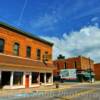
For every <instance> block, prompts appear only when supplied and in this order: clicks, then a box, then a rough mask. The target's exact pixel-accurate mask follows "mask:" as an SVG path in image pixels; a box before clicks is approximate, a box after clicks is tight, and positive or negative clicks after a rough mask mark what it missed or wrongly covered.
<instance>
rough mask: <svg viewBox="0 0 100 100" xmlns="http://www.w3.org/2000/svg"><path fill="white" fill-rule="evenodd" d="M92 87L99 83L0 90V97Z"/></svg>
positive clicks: (99, 82)
mask: <svg viewBox="0 0 100 100" xmlns="http://www.w3.org/2000/svg"><path fill="white" fill-rule="evenodd" d="M89 84H90V85H93V84H100V81H98V82H95V83H92V84H91V83H60V84H59V88H56V86H55V84H54V85H52V86H50V85H48V86H40V87H34V88H28V89H14V90H5V89H4V90H3V89H1V90H0V97H3V96H13V95H16V94H29V93H33V92H41V91H45V92H47V91H60V90H63V89H68V88H72V87H74V86H78V85H89Z"/></svg>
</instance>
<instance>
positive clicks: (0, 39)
mask: <svg viewBox="0 0 100 100" xmlns="http://www.w3.org/2000/svg"><path fill="white" fill-rule="evenodd" d="M0 41H2V43H3V45H2V47H3V48H2V50H0V53H4V47H5V40H4V39H2V38H0Z"/></svg>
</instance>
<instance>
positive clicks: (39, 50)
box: [36, 48, 41, 60]
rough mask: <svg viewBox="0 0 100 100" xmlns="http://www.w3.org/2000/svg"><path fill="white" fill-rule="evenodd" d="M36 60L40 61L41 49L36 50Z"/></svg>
mask: <svg viewBox="0 0 100 100" xmlns="http://www.w3.org/2000/svg"><path fill="white" fill-rule="evenodd" d="M38 53H39V54H38ZM36 59H37V60H41V49H39V48H37V49H36Z"/></svg>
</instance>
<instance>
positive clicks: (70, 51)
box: [43, 26, 100, 62]
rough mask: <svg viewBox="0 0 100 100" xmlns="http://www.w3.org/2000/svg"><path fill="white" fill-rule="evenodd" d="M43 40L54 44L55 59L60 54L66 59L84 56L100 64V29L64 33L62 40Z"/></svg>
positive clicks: (47, 38) (53, 38)
mask: <svg viewBox="0 0 100 100" xmlns="http://www.w3.org/2000/svg"><path fill="white" fill-rule="evenodd" d="M43 38H44V39H46V40H48V41H51V42H53V43H54V48H53V59H56V57H57V56H58V55H59V54H63V55H64V56H66V57H71V56H78V55H83V56H86V57H91V58H92V59H93V60H94V61H96V62H100V28H99V27H97V26H88V27H84V28H82V29H80V31H75V32H71V33H70V34H69V35H68V34H67V33H64V34H63V37H62V38H58V37H43Z"/></svg>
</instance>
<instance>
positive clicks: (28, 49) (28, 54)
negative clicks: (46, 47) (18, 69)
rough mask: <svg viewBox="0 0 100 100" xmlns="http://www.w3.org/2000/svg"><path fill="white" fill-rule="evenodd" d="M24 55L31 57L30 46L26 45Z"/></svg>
mask: <svg viewBox="0 0 100 100" xmlns="http://www.w3.org/2000/svg"><path fill="white" fill-rule="evenodd" d="M26 57H28V58H30V57H31V47H29V46H28V47H27V49H26Z"/></svg>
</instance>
